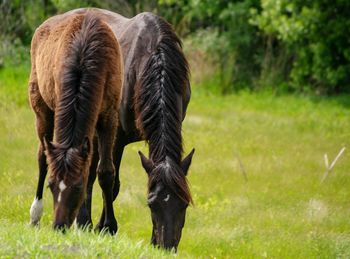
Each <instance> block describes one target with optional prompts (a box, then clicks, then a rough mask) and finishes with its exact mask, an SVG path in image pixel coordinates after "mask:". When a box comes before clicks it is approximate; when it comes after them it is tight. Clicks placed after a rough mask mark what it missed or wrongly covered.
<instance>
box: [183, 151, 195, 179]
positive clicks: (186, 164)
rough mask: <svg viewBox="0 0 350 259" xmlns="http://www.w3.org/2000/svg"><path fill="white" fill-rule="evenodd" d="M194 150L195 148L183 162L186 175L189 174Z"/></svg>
mask: <svg viewBox="0 0 350 259" xmlns="http://www.w3.org/2000/svg"><path fill="white" fill-rule="evenodd" d="M194 151H195V149H192V151H191V152H190V153H189V154H188V155H187V156H186V157H185V158H184V159H183V160H182V162H181V168H182V171H183V172H184V174H185V175H187V172H188V168H190V165H191V162H192V157H193V154H194Z"/></svg>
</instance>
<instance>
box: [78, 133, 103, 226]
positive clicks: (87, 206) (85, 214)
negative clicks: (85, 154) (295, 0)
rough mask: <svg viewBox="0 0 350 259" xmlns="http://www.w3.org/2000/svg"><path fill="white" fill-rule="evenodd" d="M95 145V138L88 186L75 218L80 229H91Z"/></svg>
mask: <svg viewBox="0 0 350 259" xmlns="http://www.w3.org/2000/svg"><path fill="white" fill-rule="evenodd" d="M97 144H98V143H97V137H95V138H94V150H93V155H92V159H91V165H90V171H89V179H88V184H87V188H86V198H85V201H84V202H83V204H82V206H81V208H80V210H79V213H78V216H77V224H78V226H79V227H81V228H86V227H87V228H89V229H91V228H92V226H93V224H92V219H91V200H92V189H93V185H94V182H95V180H96V169H97V165H98V158H99V156H98V146H97Z"/></svg>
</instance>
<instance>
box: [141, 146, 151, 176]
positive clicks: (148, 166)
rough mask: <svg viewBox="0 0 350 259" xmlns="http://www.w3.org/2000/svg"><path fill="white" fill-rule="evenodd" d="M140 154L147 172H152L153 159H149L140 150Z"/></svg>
mask: <svg viewBox="0 0 350 259" xmlns="http://www.w3.org/2000/svg"><path fill="white" fill-rule="evenodd" d="M139 155H140V158H141V164H142V166H143V168H144V169H145V170H146V173H147V174H150V173H151V172H152V170H153V167H154V165H153V162H152V160H151V159H148V158H147V157H146V156H145V155H144V154H143V153H142V152H141V151H139Z"/></svg>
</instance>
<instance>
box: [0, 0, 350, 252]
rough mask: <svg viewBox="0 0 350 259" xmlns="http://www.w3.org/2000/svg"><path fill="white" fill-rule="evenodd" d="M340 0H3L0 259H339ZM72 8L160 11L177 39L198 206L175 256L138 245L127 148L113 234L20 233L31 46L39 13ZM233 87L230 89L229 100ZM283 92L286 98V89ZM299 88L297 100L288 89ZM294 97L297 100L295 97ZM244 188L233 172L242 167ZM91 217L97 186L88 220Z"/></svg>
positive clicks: (33, 164) (342, 192) (345, 247)
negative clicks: (188, 78)
mask: <svg viewBox="0 0 350 259" xmlns="http://www.w3.org/2000/svg"><path fill="white" fill-rule="evenodd" d="M349 5H350V4H349V3H348V1H346V0H343V1H341V0H334V1H326V0H313V1H299V0H293V1H287V0H275V1H273V0H261V1H258V0H244V1H243V0H242V1H220V0H218V1H210V0H203V1H198V0H179V1H175V0H158V1H155V0H150V1H142V0H133V1H124V0H27V1H20V0H0V21H1V22H2V26H0V191H1V195H0V224H1V226H2V227H1V228H0V258H3V257H4V258H12V257H20V258H34V257H35V258H42V257H45V258H46V257H55V258H79V257H88V258H90V257H102V258H115V257H122V258H131V257H132V258H135V257H142V258H161V257H179V258H199V257H202V258H223V257H224V258H225V257H226V258H232V257H233V258H256V257H257V258H265V257H267V258H349V257H350V234H349V233H350V224H349V218H350V210H349V206H350V188H349V186H350V172H349V169H350V159H349V150H348V149H346V151H345V152H344V154H343V156H342V157H341V158H340V159H339V161H338V162H337V164H336V166H335V168H334V171H333V172H332V173H331V174H330V176H329V177H328V178H327V179H326V181H325V182H324V183H321V182H320V181H321V178H322V176H323V175H324V172H325V166H324V161H323V157H324V154H325V153H327V154H328V156H329V158H330V160H332V159H333V158H334V157H335V156H336V155H337V153H338V152H339V150H340V149H341V148H342V147H343V146H346V147H349V139H350V133H349V128H350V120H349V118H350V96H349V95H347V94H344V93H346V92H349V90H350V86H349V74H348V72H347V70H348V66H349V57H350V54H349V53H350V44H349V43H350V36H349V35H350V34H349V32H348V30H349V28H350V27H349V20H350V19H348V18H347V17H346V15H347V14H348V13H350V12H349ZM80 6H96V7H101V8H107V9H110V10H113V11H116V12H119V13H121V14H123V15H125V16H129V17H131V16H133V15H135V14H137V13H139V12H141V11H145V10H146V11H153V12H156V13H158V14H160V15H162V16H164V17H165V18H166V19H167V20H168V21H170V22H171V23H172V24H173V25H174V27H175V28H176V30H177V32H178V34H179V35H180V36H181V37H182V39H183V41H184V48H185V51H186V56H187V57H188V59H189V61H190V63H191V66H192V69H191V71H192V85H193V94H192V99H191V102H190V105H189V110H188V113H187V117H186V119H185V121H184V124H183V137H184V142H185V151H186V153H188V151H189V150H190V149H191V148H192V147H195V148H196V154H195V156H194V159H193V164H192V166H191V168H190V172H189V176H188V177H189V182H190V183H191V190H192V194H193V197H194V202H195V206H191V207H190V208H189V209H188V212H187V218H186V224H185V228H184V231H183V237H182V240H181V242H180V246H179V252H178V255H177V256H176V255H172V254H169V253H166V252H164V251H161V250H158V249H153V248H152V247H151V246H150V245H148V244H149V239H150V234H151V219H150V213H149V209H148V208H147V205H146V184H147V177H146V175H145V173H144V171H143V169H142V167H141V164H140V162H139V158H138V155H137V150H140V149H141V150H142V151H144V152H146V153H147V146H146V145H145V144H144V143H134V144H132V145H129V146H127V148H126V150H125V153H124V157H123V161H122V165H121V191H120V194H119V197H118V199H117V201H116V202H115V204H114V206H115V210H116V217H117V219H118V222H119V227H120V229H119V232H118V235H117V236H115V237H110V236H109V235H105V236H104V235H97V234H94V233H90V232H84V231H80V230H76V229H73V230H70V231H68V232H67V233H66V234H65V235H62V234H59V233H57V232H55V231H53V230H52V229H51V224H52V216H53V213H52V197H51V194H50V192H49V191H48V190H47V189H45V190H44V207H45V209H44V215H43V219H42V222H41V226H40V228H38V229H33V228H31V227H30V226H28V222H29V208H30V205H31V203H32V200H33V198H34V193H35V187H36V182H37V175H38V166H37V161H36V151H37V143H38V140H37V137H36V133H35V126H34V121H35V120H34V113H33V112H32V111H31V109H30V108H29V105H28V99H27V82H28V76H29V71H30V64H29V45H30V40H31V37H32V34H33V32H34V30H35V28H36V27H37V26H38V25H39V24H40V23H42V21H44V20H45V19H46V18H47V17H49V16H51V15H54V14H56V13H62V12H64V11H67V10H69V9H72V8H76V7H80ZM232 92H234V94H231V93H232ZM285 93H293V94H285ZM295 93H298V94H295ZM299 93H301V94H299ZM241 164H243V167H244V169H245V172H246V174H247V180H245V178H244V177H243V175H242V167H241ZM101 209H102V197H101V191H100V188H99V186H98V184H95V187H94V194H93V221H94V223H96V221H97V220H98V217H99V213H100V211H101Z"/></svg>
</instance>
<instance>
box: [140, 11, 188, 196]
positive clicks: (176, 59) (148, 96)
mask: <svg viewBox="0 0 350 259" xmlns="http://www.w3.org/2000/svg"><path fill="white" fill-rule="evenodd" d="M154 23H155V24H154V26H155V27H156V28H157V30H158V32H159V35H160V36H159V39H158V43H157V47H156V49H155V50H154V52H153V53H152V55H151V56H150V58H149V60H148V62H147V64H146V65H145V67H144V69H143V74H142V77H141V82H139V84H138V87H137V89H136V92H135V99H136V102H135V104H136V105H135V110H136V120H137V127H138V128H139V129H140V131H141V132H142V134H143V136H144V138H145V139H146V141H147V142H148V144H149V149H150V159H151V160H152V161H153V163H154V164H155V166H156V168H158V169H160V168H163V169H164V170H155V171H157V172H158V174H161V175H157V173H156V172H155V173H154V174H155V175H154V177H151V178H150V183H149V186H152V184H153V183H154V182H155V181H159V180H161V181H163V182H164V183H165V184H166V185H167V186H169V187H170V188H172V189H173V190H174V191H175V192H176V193H177V194H178V196H179V197H180V198H182V199H183V200H185V201H186V202H190V201H191V195H190V192H189V188H188V184H187V181H186V177H185V175H184V174H183V172H181V168H180V163H181V157H182V152H183V146H182V136H181V125H182V116H183V115H182V96H183V94H184V92H185V86H186V83H187V82H188V80H189V79H188V77H189V69H188V63H187V61H186V59H185V57H184V54H183V52H182V44H181V41H180V39H179V38H178V37H177V36H176V34H175V33H174V31H173V29H172V27H171V26H170V24H168V23H167V22H165V21H164V20H163V19H161V18H159V17H156V20H155V22H154Z"/></svg>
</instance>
